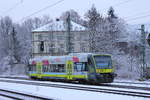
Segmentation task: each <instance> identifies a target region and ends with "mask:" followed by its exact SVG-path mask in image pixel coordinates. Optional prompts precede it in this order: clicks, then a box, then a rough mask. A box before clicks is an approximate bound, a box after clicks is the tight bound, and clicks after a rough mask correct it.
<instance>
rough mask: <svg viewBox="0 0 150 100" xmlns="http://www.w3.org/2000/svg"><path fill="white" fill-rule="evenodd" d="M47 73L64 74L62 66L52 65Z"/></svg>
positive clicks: (63, 66)
mask: <svg viewBox="0 0 150 100" xmlns="http://www.w3.org/2000/svg"><path fill="white" fill-rule="evenodd" d="M48 72H65V65H64V64H58V65H57V64H52V65H49V66H48Z"/></svg>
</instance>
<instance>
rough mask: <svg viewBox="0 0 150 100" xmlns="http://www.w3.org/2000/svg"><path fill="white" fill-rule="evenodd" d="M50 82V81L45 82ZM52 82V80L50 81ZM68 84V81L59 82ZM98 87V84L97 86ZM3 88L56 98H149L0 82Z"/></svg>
mask: <svg viewBox="0 0 150 100" xmlns="http://www.w3.org/2000/svg"><path fill="white" fill-rule="evenodd" d="M45 83H48V82H45ZM50 83H51V82H50ZM57 84H66V83H57ZM96 87H98V86H96ZM0 88H1V89H8V90H14V91H21V92H25V93H30V94H36V95H41V96H46V97H50V98H52V99H56V100H100V99H103V100H120V99H121V100H149V99H147V98H142V97H132V96H122V95H116V94H108V93H99V92H90V91H81V90H72V89H62V88H54V87H44V86H34V85H25V84H17V83H7V82H0Z"/></svg>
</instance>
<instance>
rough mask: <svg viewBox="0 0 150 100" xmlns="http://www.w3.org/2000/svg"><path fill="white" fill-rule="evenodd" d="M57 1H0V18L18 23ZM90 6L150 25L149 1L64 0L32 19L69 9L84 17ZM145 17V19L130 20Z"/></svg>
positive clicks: (129, 21) (52, 15)
mask: <svg viewBox="0 0 150 100" xmlns="http://www.w3.org/2000/svg"><path fill="white" fill-rule="evenodd" d="M58 1H60V0H0V16H1V17H2V16H10V17H11V18H12V19H13V20H14V21H17V22H20V21H21V20H22V18H24V17H26V16H28V15H30V14H32V13H34V12H36V11H38V10H40V9H42V8H44V7H46V6H49V5H53V4H54V3H56V2H58ZM92 4H95V6H96V8H97V9H98V11H99V12H100V13H102V14H106V13H107V10H108V8H109V7H110V6H113V7H114V9H115V13H116V14H117V15H118V16H119V17H121V18H125V19H126V20H127V19H128V20H127V21H128V23H131V24H142V23H150V16H147V15H150V0H64V1H62V2H61V3H59V4H57V5H55V6H53V7H51V8H49V9H46V10H44V11H42V12H40V13H38V14H35V15H34V16H32V17H35V16H42V15H50V16H51V17H52V18H55V17H58V16H60V15H61V13H62V12H64V11H66V10H69V9H74V10H75V11H77V12H78V13H79V14H80V15H81V16H82V17H84V14H85V12H87V10H88V9H90V8H91V6H92ZM145 15H146V16H147V17H142V18H141V19H139V18H137V19H136V20H133V19H131V18H136V17H140V16H145Z"/></svg>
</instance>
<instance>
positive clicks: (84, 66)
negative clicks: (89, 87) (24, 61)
mask: <svg viewBox="0 0 150 100" xmlns="http://www.w3.org/2000/svg"><path fill="white" fill-rule="evenodd" d="M28 74H29V76H30V77H31V78H34V79H53V80H67V81H84V82H95V83H110V82H113V80H114V77H115V74H114V67H113V64H112V58H111V55H101V54H92V53H73V54H69V55H66V56H43V57H35V58H32V59H30V61H29V70H28Z"/></svg>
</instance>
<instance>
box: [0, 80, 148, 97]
mask: <svg viewBox="0 0 150 100" xmlns="http://www.w3.org/2000/svg"><path fill="white" fill-rule="evenodd" d="M0 81H3V82H9V83H10V82H11V83H19V84H27V85H36V86H46V87H55V88H64V89H74V90H83V91H91V92H101V93H111V94H119V95H127V96H136V97H144V98H150V93H144V92H135V91H129V90H116V89H104V88H100V87H99V88H95V87H85V86H72V85H60V84H51V83H37V82H27V81H15V80H0Z"/></svg>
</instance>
